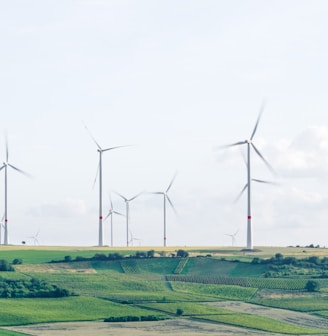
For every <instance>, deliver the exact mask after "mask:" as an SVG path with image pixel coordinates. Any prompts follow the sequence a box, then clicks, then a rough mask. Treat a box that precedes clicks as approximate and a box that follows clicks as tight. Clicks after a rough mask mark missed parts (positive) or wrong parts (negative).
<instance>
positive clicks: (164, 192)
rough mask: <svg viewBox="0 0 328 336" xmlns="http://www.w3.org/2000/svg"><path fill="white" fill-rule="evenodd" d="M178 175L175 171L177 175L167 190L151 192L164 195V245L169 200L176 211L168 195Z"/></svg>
mask: <svg viewBox="0 0 328 336" xmlns="http://www.w3.org/2000/svg"><path fill="white" fill-rule="evenodd" d="M176 176H177V173H175V175H174V176H173V178H172V180H171V182H170V184H169V186H168V187H167V189H166V190H165V191H157V192H151V194H155V195H163V215H164V220H163V223H164V246H166V238H167V237H166V201H168V202H169V203H170V205H171V207H172V209H173V211H174V212H175V213H176V209H175V207H174V205H173V203H172V201H171V200H170V198H169V196H168V192H169V190H170V189H171V187H172V184H173V182H174V180H175V178H176Z"/></svg>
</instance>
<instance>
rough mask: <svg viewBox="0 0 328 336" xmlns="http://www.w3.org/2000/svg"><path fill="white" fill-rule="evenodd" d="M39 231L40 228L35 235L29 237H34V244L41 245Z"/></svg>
mask: <svg viewBox="0 0 328 336" xmlns="http://www.w3.org/2000/svg"><path fill="white" fill-rule="evenodd" d="M39 233H40V229H39V230H38V232H37V233H36V234H35V235H34V236H30V237H29V238H31V239H33V243H34V245H40V244H39V240H38V236H39Z"/></svg>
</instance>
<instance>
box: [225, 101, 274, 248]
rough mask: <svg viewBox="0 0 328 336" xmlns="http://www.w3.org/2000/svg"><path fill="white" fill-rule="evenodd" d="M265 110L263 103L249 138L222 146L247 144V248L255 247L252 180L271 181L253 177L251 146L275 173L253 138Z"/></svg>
mask: <svg viewBox="0 0 328 336" xmlns="http://www.w3.org/2000/svg"><path fill="white" fill-rule="evenodd" d="M263 110H264V104H262V106H261V109H260V113H259V115H258V118H257V121H256V123H255V126H254V129H253V132H252V134H251V137H250V138H249V139H248V140H244V141H238V142H236V143H233V144H230V145H225V146H221V148H228V147H235V146H241V145H246V146H247V158H246V166H247V183H246V185H245V187H244V188H243V190H242V191H241V193H240V195H239V197H240V196H241V194H242V193H243V192H244V191H245V190H246V189H247V249H248V250H252V249H253V238H252V213H251V182H252V181H255V182H260V183H269V182H266V181H263V180H256V179H252V178H251V148H253V149H254V151H255V153H256V154H257V155H258V156H259V157H260V158H261V160H262V161H263V162H264V163H265V165H266V166H267V167H268V168H269V170H270V171H271V172H273V173H274V170H273V168H272V167H271V165H270V164H269V162H268V161H267V160H266V159H265V158H264V157H263V155H262V154H261V153H260V151H259V150H258V149H257V148H256V146H255V145H254V142H253V139H254V136H255V133H256V131H257V128H258V125H259V123H260V120H261V116H262V113H263ZM239 197H238V198H239Z"/></svg>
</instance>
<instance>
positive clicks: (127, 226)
mask: <svg viewBox="0 0 328 336" xmlns="http://www.w3.org/2000/svg"><path fill="white" fill-rule="evenodd" d="M115 193H116V194H117V195H118V196H120V197H121V198H123V200H124V202H125V208H126V214H125V216H126V246H129V221H130V202H131V201H133V200H135V199H136V198H137V197H138V196H140V195H141V194H142V192H141V193H139V194H137V195H135V196H133V197H132V198H126V197H125V196H123V195H121V194H119V193H118V192H115Z"/></svg>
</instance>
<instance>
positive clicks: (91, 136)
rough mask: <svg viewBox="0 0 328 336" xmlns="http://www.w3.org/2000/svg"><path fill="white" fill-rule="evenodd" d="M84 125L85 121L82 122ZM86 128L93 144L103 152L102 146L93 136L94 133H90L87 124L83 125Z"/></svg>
mask: <svg viewBox="0 0 328 336" xmlns="http://www.w3.org/2000/svg"><path fill="white" fill-rule="evenodd" d="M82 123H83V121H82ZM83 125H84V128H85V129H86V131H87V132H88V134H89V136H90V138H91V139H92V140H93V142H94V143H95V144H96V146H97V147H98V149H99V150H102V149H101V147H100V145H99V144H98V142H97V141H96V139H95V138H94V136H93V135H92V133H91V132H90V130H89V128H88V127H87V126H86V125H85V123H83Z"/></svg>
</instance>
